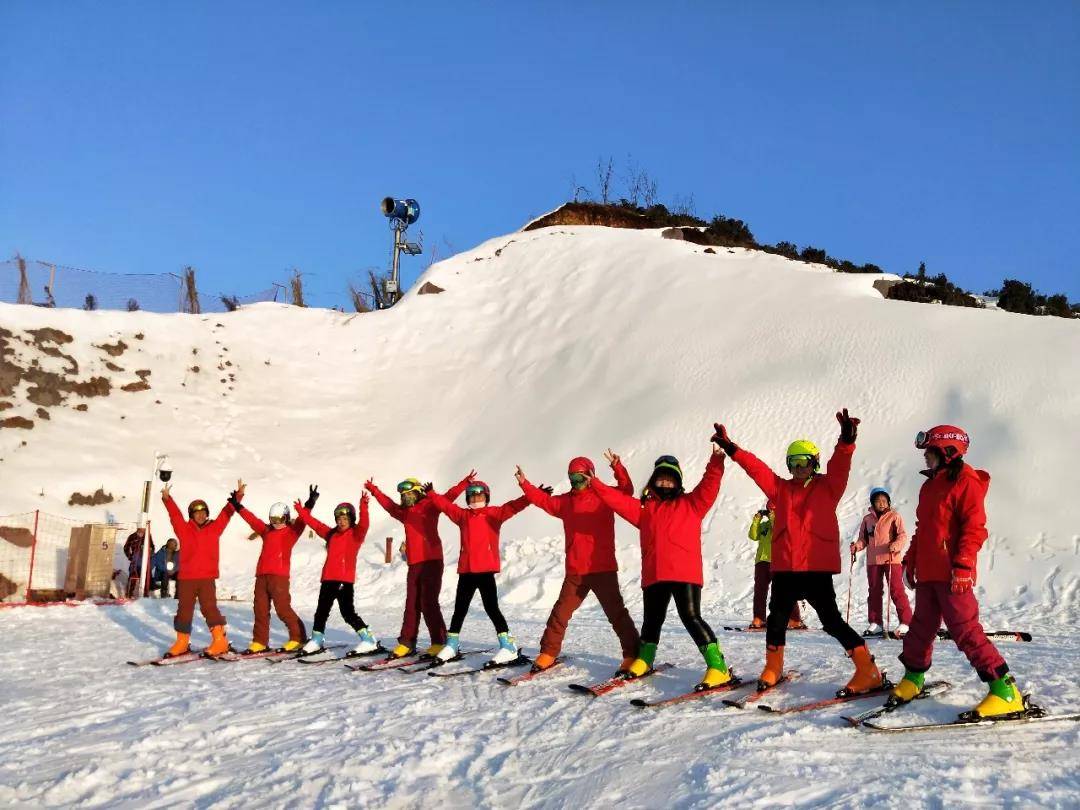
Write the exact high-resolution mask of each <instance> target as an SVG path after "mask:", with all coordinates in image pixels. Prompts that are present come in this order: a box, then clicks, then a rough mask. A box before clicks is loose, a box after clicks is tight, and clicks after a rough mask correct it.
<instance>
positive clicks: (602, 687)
mask: <svg viewBox="0 0 1080 810" xmlns="http://www.w3.org/2000/svg"><path fill="white" fill-rule="evenodd" d="M674 666H675V665H674V664H657V665H656V666H655V667H653V668H652V669H650V670H649V671H648V672H646V673H645V674H644V675H639V676H637V677H634V676H632V675H629V674H627V673H625V672H617V673H615V674H614V675H612V676H611V677H610V678H608V679H607V680H606V681H600V682H599V683H594V684H583V683H571V684H568V685H567V686H568V688H569V689H570V690H571V691H573V692H577V693H578V694H582V695H589V696H590V697H600V696H601V695H606V694H607V693H608V692H611V691H613V690H615V689H621V688H622V687H624V686H627V685H628V684H632V683H637V682H638V681H640V680H641V679H642V678H648V677H649V676H650V675H655V674H656V673H657V672H665V671H667V670H669V669H671V668H673V667H674Z"/></svg>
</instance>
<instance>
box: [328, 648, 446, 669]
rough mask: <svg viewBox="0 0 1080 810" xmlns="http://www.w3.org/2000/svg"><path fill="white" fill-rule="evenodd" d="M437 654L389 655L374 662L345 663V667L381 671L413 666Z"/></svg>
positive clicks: (429, 659)
mask: <svg viewBox="0 0 1080 810" xmlns="http://www.w3.org/2000/svg"><path fill="white" fill-rule="evenodd" d="M434 657H435V656H433V655H427V654H423V653H415V652H412V653H409V654H408V655H400V656H398V657H396V658H394V657H387V658H384V659H382V660H381V661H376V662H375V663H373V664H348V663H347V664H345V669H347V670H349V671H351V672H381V671H382V670H384V669H400V668H401V667H411V666H413V665H414V664H418V663H420V662H426V661H431V660H432V659H433V658H434Z"/></svg>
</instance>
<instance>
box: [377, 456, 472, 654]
mask: <svg viewBox="0 0 1080 810" xmlns="http://www.w3.org/2000/svg"><path fill="white" fill-rule="evenodd" d="M474 478H476V472H475V470H474V471H473V472H470V473H469V474H468V475H467V476H465V477H464V478H463V479H461V481H459V482H458V483H457V484H455V485H454V486H452V487H451V488H450V490H449V491H448V492H447V493H446V497H447V499H448V500H451V501H453V500H456V499H457V497H458V496H459V495H461V493H462V492H464V491H465V487H467V486H468V485H469V483H470V482H471V481H472V480H473V479H474ZM364 489H366V490H367V491H368V492H370V493H371V495H372V497H374V498H375V500H376V501H378V502H379V505H380V506H382V508H383V509H385V510H386V511H387V513H388V514H389V515H390V517H392V518H393V519H394V520H396V521H398V522H400V523H401V524H402V525H403V526H404V527H405V560H406V562H407V563H408V565H409V573H408V576H407V578H406V580H405V614H404V616H402V619H401V633H400V635H399V636H398V643H397V646H396V647H394V649H393V650H392V651H391V652H390V657H391V658H404V657H405V656H406V655H410V654H412V653H413V651H414V650H415V649H416V638H417V636H418V635H419V634H420V617H421V616H423V618H424V622H425V623H426V624H427V629H428V634H429V635H430V636H431V646H430V647H428V648H427V650H426V651H425V653H424V655H427V656H432V655H437V654H438V652H439V650H441V649H442V648H443V645H444V644H446V622H445V620H444V619H443V615H442V608H440V607H439V593H440V591H442V578H443V548H442V539H441V538H440V537H439V516H440V515H441V514H442V513H441V512H439V510H438V509H436V508H435V504H433V503H432V502H431V499H430V498H428V497H427V496H426V494H425V493H424V487H423V485H422V484H421V483H420V481H419V480H417V479H416V478H406V479H405V480H404V481H402V482H401V483H400V484H398V485H397V491H398V497H400V498H401V503H400V504H396V503H394V502H393V501H392V500H390V498H388V497H387V496H386V495H385V494H384V493H383V491H382V490H381V489H379V488H378V487H377V486H375V481H374V480H373V479H370V478H369V479H368V480H367V481H366V482H365V483H364Z"/></svg>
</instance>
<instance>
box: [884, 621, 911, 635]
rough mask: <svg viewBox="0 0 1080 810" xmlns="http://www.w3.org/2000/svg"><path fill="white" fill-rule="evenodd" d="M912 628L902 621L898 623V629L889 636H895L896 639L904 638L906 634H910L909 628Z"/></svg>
mask: <svg viewBox="0 0 1080 810" xmlns="http://www.w3.org/2000/svg"><path fill="white" fill-rule="evenodd" d="M910 629H911V628H910V627H908V626H907V625H906V624H904V623H902V622H901V623H900V624H898V625H897V626H896V629H895V630H893V631H892V633H890V634H889V636H890V638H894V639H902V638H903V637H904V636H906V635H907V634H908V630H910Z"/></svg>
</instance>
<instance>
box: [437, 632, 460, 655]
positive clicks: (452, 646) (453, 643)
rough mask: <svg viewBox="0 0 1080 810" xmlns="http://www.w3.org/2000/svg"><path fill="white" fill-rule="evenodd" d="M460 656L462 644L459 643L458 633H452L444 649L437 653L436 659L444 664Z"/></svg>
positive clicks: (447, 638)
mask: <svg viewBox="0 0 1080 810" xmlns="http://www.w3.org/2000/svg"><path fill="white" fill-rule="evenodd" d="M459 655H461V642H459V641H458V634H457V633H450V634H449V635H448V636H447V637H446V643H445V644H444V645H443V646H442V649H440V650H439V651H438V652H437V653H435V657H436V658H438V659H439V660H440V661H444V662H445V661H449V660H450V659H452V658H457V657H458V656H459Z"/></svg>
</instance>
